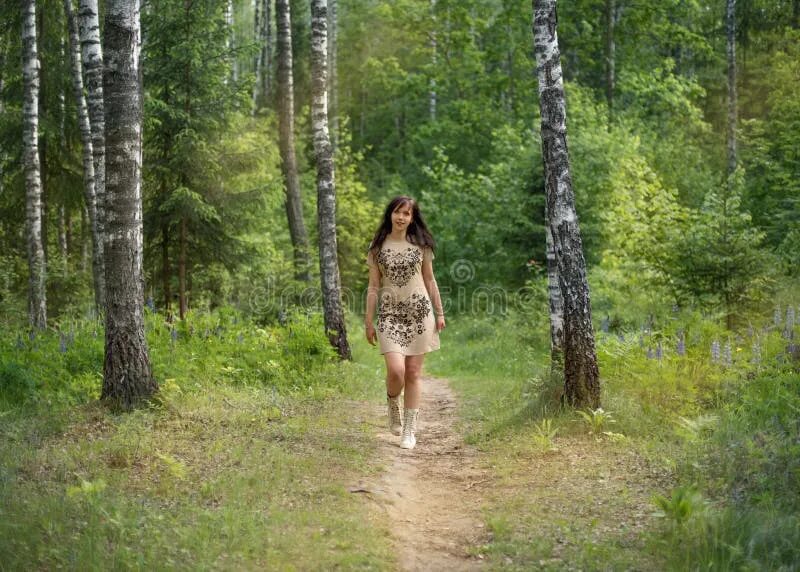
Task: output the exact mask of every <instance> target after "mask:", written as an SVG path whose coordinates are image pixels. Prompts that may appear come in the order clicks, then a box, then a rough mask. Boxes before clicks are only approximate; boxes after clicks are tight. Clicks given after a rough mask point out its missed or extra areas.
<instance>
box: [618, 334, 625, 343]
mask: <svg viewBox="0 0 800 572" xmlns="http://www.w3.org/2000/svg"><path fill="white" fill-rule="evenodd" d="M617 339H618V340H619V341H620V343H623V344H624V343H625V334H623V333H622V332H620V333H618V334H617Z"/></svg>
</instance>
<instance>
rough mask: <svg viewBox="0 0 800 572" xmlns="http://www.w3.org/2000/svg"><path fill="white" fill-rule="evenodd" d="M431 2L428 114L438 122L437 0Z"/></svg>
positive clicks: (432, 119)
mask: <svg viewBox="0 0 800 572" xmlns="http://www.w3.org/2000/svg"><path fill="white" fill-rule="evenodd" d="M430 2H431V21H432V22H433V29H432V30H431V64H432V66H431V67H432V69H433V72H432V74H431V79H430V81H429V82H428V113H429V114H430V118H431V121H436V58H437V53H436V0H430Z"/></svg>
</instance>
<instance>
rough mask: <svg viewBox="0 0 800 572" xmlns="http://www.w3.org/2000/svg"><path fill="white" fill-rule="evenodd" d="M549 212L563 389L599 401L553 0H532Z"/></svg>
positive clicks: (574, 400)
mask: <svg viewBox="0 0 800 572" xmlns="http://www.w3.org/2000/svg"><path fill="white" fill-rule="evenodd" d="M533 9H534V19H533V37H534V52H535V55H536V67H537V73H538V79H539V108H540V110H541V118H542V119H541V121H542V129H541V133H542V157H543V159H544V174H545V191H546V195H547V199H546V200H547V211H546V212H547V217H548V220H549V227H550V232H551V233H552V234H551V237H552V240H553V246H554V248H555V258H556V264H557V267H558V281H559V288H560V290H561V299H562V303H563V308H564V311H563V328H564V392H565V397H566V400H567V402H568V403H569V404H571V405H573V406H575V407H585V406H589V407H592V408H596V407H599V405H600V374H599V371H598V367H597V356H596V353H595V345H594V329H593V327H592V315H591V306H590V303H589V285H588V283H587V280H586V263H585V261H584V258H583V245H582V242H581V235H580V229H579V228H578V217H577V213H576V212H575V196H574V194H573V191H572V178H571V175H570V168H569V154H568V151H567V124H566V118H567V117H566V103H565V98H564V84H563V77H562V73H561V61H560V55H559V49H558V35H557V32H556V21H557V18H556V0H533Z"/></svg>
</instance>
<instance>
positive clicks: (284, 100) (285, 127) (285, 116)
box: [275, 0, 309, 281]
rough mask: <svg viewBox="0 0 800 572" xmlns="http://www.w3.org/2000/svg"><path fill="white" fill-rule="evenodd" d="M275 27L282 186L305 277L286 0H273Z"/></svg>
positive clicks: (296, 254)
mask: <svg viewBox="0 0 800 572" xmlns="http://www.w3.org/2000/svg"><path fill="white" fill-rule="evenodd" d="M275 17H276V20H277V28H278V50H277V51H278V115H279V139H280V152H281V171H282V173H283V181H284V185H285V190H286V217H287V219H288V221H289V234H290V235H291V238H292V246H293V247H294V268H295V276H296V277H297V278H298V279H299V280H304V281H308V280H309V275H308V233H307V232H306V226H305V221H304V220H303V203H302V201H301V200H300V178H299V177H298V175H297V157H296V156H295V149H294V85H293V80H292V17H291V12H290V8H289V0H275Z"/></svg>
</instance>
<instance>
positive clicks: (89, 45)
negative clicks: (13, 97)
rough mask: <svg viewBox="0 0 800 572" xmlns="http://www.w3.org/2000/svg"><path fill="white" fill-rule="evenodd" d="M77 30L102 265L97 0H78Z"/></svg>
mask: <svg viewBox="0 0 800 572" xmlns="http://www.w3.org/2000/svg"><path fill="white" fill-rule="evenodd" d="M79 2H80V4H79V8H78V32H79V36H80V41H81V63H82V66H83V83H84V87H85V88H86V93H87V96H86V103H87V108H88V112H89V124H90V125H91V129H92V157H93V162H94V196H95V221H94V222H92V220H91V213H90V220H89V224H90V225H92V234H93V235H95V234H96V235H97V236H98V241H97V245H96V247H97V250H98V251H99V252H96V253H94V254H93V260H94V259H95V258H96V259H97V261H98V263H99V264H100V265H101V266H102V265H104V264H105V257H104V256H103V247H104V241H105V238H104V235H103V233H104V220H105V214H104V211H105V207H104V204H105V181H106V167H105V165H106V158H105V157H106V136H105V114H104V110H103V50H102V47H101V44H100V17H99V12H98V8H97V0H79ZM95 300H97V301H98V305H99V307H101V308H104V307H105V270H104V269H103V268H101V269H100V271H99V280H98V283H97V284H96V285H95Z"/></svg>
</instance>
